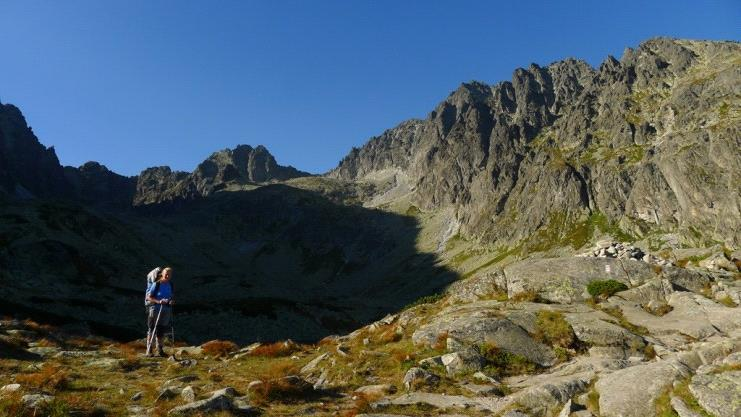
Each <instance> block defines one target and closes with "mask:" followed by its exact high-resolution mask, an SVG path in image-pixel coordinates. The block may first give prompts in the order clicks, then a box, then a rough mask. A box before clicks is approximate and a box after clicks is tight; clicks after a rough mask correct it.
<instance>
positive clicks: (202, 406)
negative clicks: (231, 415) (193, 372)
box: [168, 387, 237, 416]
mask: <svg viewBox="0 0 741 417" xmlns="http://www.w3.org/2000/svg"><path fill="white" fill-rule="evenodd" d="M236 395H237V391H236V390H235V389H234V388H232V387H226V388H223V389H220V390H218V391H213V392H211V395H210V396H209V397H208V398H206V399H204V400H199V401H194V402H192V403H188V404H184V405H180V406H177V407H175V408H173V409H172V410H170V411H169V412H168V415H174V416H190V415H193V414H197V413H209V412H214V411H229V410H232V409H233V401H232V400H233V399H234V397H235V396H236Z"/></svg>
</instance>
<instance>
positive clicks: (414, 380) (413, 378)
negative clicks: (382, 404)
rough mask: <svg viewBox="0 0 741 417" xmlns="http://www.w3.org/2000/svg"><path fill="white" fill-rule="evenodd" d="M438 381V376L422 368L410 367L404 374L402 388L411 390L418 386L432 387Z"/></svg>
mask: <svg viewBox="0 0 741 417" xmlns="http://www.w3.org/2000/svg"><path fill="white" fill-rule="evenodd" d="M439 382H440V377H439V376H437V375H435V374H433V373H432V372H429V371H426V370H424V369H422V368H411V369H409V370H408V371H407V373H406V374H405V375H404V380H403V384H404V388H406V390H407V391H413V390H416V389H417V388H420V387H434V386H436V385H437V384H438V383H439Z"/></svg>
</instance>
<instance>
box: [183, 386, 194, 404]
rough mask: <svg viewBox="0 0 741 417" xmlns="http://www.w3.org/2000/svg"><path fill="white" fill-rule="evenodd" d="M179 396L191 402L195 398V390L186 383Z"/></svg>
mask: <svg viewBox="0 0 741 417" xmlns="http://www.w3.org/2000/svg"><path fill="white" fill-rule="evenodd" d="M180 396H181V397H182V398H183V400H185V401H186V402H189V403H192V402H193V401H195V400H196V392H195V390H194V389H193V387H191V386H190V385H188V386H187V387H185V388H183V390H182V391H180Z"/></svg>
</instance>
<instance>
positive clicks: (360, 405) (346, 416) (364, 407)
mask: <svg viewBox="0 0 741 417" xmlns="http://www.w3.org/2000/svg"><path fill="white" fill-rule="evenodd" d="M381 397H382V395H380V394H377V395H371V394H368V393H356V394H355V395H354V396H353V406H352V408H350V409H349V410H345V411H343V412H342V414H341V416H342V417H355V416H357V415H358V414H363V413H372V412H373V408H372V407H371V404H373V403H374V402H376V401H378V400H380V399H381Z"/></svg>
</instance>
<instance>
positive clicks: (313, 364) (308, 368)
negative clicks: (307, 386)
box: [299, 353, 329, 375]
mask: <svg viewBox="0 0 741 417" xmlns="http://www.w3.org/2000/svg"><path fill="white" fill-rule="evenodd" d="M328 357H329V353H322V354H321V355H319V356H317V357H316V358H314V359H312V360H311V361H309V363H307V364H306V365H304V367H303V368H301V371H299V373H301V374H302V375H303V374H311V373H312V372H314V371H315V370H316V369H317V366H319V363H321V362H322V361H323V360H325V359H327V358H328Z"/></svg>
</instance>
